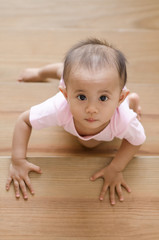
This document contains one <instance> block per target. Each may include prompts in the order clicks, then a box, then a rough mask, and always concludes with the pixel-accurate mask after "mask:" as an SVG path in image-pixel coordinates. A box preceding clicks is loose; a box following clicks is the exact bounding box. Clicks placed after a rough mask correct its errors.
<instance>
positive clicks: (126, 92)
mask: <svg viewBox="0 0 159 240" xmlns="http://www.w3.org/2000/svg"><path fill="white" fill-rule="evenodd" d="M129 93H130V91H129V89H127V88H126V87H124V88H123V89H122V91H121V93H120V98H119V103H118V106H119V105H120V104H121V103H122V102H123V101H124V100H125V98H126V97H127V96H128V95H129Z"/></svg>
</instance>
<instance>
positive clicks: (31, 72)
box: [18, 68, 45, 82]
mask: <svg viewBox="0 0 159 240" xmlns="http://www.w3.org/2000/svg"><path fill="white" fill-rule="evenodd" d="M18 81H19V82H44V81H45V79H44V78H42V77H41V76H40V69H39V68H27V69H25V70H24V71H23V72H22V73H21V75H20V76H19V78H18Z"/></svg>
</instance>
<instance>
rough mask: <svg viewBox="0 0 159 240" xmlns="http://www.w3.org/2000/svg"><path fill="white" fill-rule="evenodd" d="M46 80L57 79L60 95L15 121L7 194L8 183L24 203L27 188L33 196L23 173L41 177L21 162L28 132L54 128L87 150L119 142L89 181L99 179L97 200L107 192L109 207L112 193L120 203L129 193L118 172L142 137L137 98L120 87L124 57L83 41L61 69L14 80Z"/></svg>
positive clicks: (107, 47) (47, 69)
mask: <svg viewBox="0 0 159 240" xmlns="http://www.w3.org/2000/svg"><path fill="white" fill-rule="evenodd" d="M47 78H57V79H61V81H60V85H59V90H60V91H59V93H57V94H56V95H55V96H53V97H52V98H50V99H48V100H46V101H45V102H43V103H41V104H39V105H36V106H33V107H32V108H31V109H30V110H28V111H26V112H24V113H22V114H21V115H20V117H19V118H18V120H17V123H16V126H15V130H14V135H13V144H12V160H11V164H10V168H9V176H8V179H7V184H6V189H7V190H9V188H10V185H11V182H12V181H13V183H14V188H15V195H16V197H17V198H19V197H20V190H21V191H22V194H23V196H24V199H27V198H28V195H27V190H26V187H28V188H29V190H30V192H31V193H32V194H34V190H33V187H32V184H31V181H30V178H29V175H28V174H29V172H30V171H35V172H37V173H41V169H40V167H38V166H36V165H34V164H32V163H30V162H28V161H27V159H26V152H27V145H28V141H29V138H30V134H31V130H32V128H33V129H41V128H44V127H49V126H53V125H58V126H62V127H63V128H64V129H65V130H66V131H68V132H69V133H71V134H73V135H75V136H77V138H78V139H79V141H80V143H81V144H82V145H84V146H85V147H88V148H93V147H96V146H97V145H99V144H100V143H101V142H103V141H111V140H112V139H113V138H114V137H117V138H119V139H122V143H121V146H120V148H119V150H118V151H117V153H116V156H115V157H114V158H113V159H112V161H111V163H110V164H109V165H108V166H106V167H104V168H103V169H101V170H100V171H98V172H96V173H95V174H94V175H93V176H92V177H91V178H90V180H92V181H94V180H96V179H97V178H103V179H104V182H103V187H102V190H101V193H100V196H99V199H100V200H103V199H104V196H105V194H106V192H107V190H108V189H109V195H110V203H111V204H112V205H114V204H115V193H117V195H118V198H119V200H120V201H123V200H124V197H123V192H122V187H124V188H125V189H126V190H127V191H128V192H131V189H130V187H129V186H128V185H127V183H126V182H125V180H124V178H123V174H122V172H123V170H124V169H125V167H126V166H127V164H128V163H129V161H130V160H131V159H132V157H133V156H134V154H136V152H137V151H138V150H139V148H140V146H141V144H143V142H144V141H145V138H146V137H145V133H144V129H143V127H142V125H141V123H140V121H139V118H140V106H139V97H138V95H137V94H136V93H133V94H129V90H128V89H127V88H126V87H125V85H126V81H127V71H126V58H125V57H124V55H123V54H122V52H121V51H119V50H117V49H115V48H114V47H112V46H111V45H109V44H108V43H107V42H105V41H100V40H98V39H88V40H85V41H82V42H80V43H78V44H76V45H75V46H73V47H72V48H71V49H70V50H69V51H68V53H67V54H66V57H65V61H64V64H62V63H57V64H51V65H48V66H45V67H43V68H40V69H37V68H36V69H27V70H26V71H25V72H24V73H23V74H22V76H21V77H20V78H19V81H26V82H29V81H45V80H46V79H47Z"/></svg>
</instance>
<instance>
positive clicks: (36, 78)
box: [18, 63, 63, 82]
mask: <svg viewBox="0 0 159 240" xmlns="http://www.w3.org/2000/svg"><path fill="white" fill-rule="evenodd" d="M62 73H63V63H55V64H49V65H46V66H44V67H41V68H27V69H25V70H24V71H23V72H22V73H21V75H20V76H19V78H18V81H19V82H45V81H46V80H47V79H48V78H54V79H59V80H60V79H61V76H62Z"/></svg>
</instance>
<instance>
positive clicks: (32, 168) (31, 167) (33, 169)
mask: <svg viewBox="0 0 159 240" xmlns="http://www.w3.org/2000/svg"><path fill="white" fill-rule="evenodd" d="M29 165H30V171H33V172H37V173H42V172H41V168H40V167H39V166H37V165H35V164H33V163H30V164H29Z"/></svg>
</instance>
